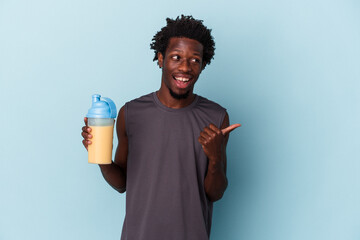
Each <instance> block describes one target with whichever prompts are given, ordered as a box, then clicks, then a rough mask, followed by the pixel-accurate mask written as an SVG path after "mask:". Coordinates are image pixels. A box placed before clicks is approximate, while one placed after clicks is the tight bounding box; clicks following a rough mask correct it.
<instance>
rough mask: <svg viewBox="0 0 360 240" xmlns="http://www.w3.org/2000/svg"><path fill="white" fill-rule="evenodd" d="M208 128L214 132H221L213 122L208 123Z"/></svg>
mask: <svg viewBox="0 0 360 240" xmlns="http://www.w3.org/2000/svg"><path fill="white" fill-rule="evenodd" d="M209 128H210V129H211V130H212V131H214V132H215V133H216V134H220V133H221V131H220V129H218V128H217V127H216V126H215V125H214V124H212V123H211V124H210V125H209Z"/></svg>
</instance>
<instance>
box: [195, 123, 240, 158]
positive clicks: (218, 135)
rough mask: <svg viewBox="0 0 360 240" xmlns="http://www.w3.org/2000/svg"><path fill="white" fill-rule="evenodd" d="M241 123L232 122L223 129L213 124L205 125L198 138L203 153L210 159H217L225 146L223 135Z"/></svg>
mask: <svg viewBox="0 0 360 240" xmlns="http://www.w3.org/2000/svg"><path fill="white" fill-rule="evenodd" d="M240 126H241V124H233V125H231V126H229V127H226V128H224V129H221V130H220V129H219V128H217V127H216V126H215V125H214V124H210V125H209V126H208V127H205V128H204V130H203V131H202V132H201V133H200V136H199V138H198V141H199V143H200V144H201V146H202V148H203V150H204V152H205V155H206V156H207V157H208V158H209V159H210V160H211V159H214V160H219V159H221V156H222V151H223V150H224V147H225V137H226V135H227V134H229V133H230V132H231V131H233V130H234V129H235V128H238V127H240Z"/></svg>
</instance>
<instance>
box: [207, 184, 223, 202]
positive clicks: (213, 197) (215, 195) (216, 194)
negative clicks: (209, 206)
mask: <svg viewBox="0 0 360 240" xmlns="http://www.w3.org/2000/svg"><path fill="white" fill-rule="evenodd" d="M227 185H228V183H227V181H226V182H225V184H224V186H223V188H221V190H217V191H212V192H211V191H208V192H207V194H206V195H207V197H208V199H209V201H210V202H216V201H219V200H220V199H221V198H222V197H223V196H224V193H225V190H226V188H227Z"/></svg>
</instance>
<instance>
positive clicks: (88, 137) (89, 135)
mask: <svg viewBox="0 0 360 240" xmlns="http://www.w3.org/2000/svg"><path fill="white" fill-rule="evenodd" d="M81 136H82V137H83V138H84V139H85V140H88V139H90V138H92V135H91V134H89V133H87V132H81Z"/></svg>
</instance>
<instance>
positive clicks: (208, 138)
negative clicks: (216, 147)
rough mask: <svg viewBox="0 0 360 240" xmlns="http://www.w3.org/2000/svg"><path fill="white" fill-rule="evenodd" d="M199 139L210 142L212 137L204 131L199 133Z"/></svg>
mask: <svg viewBox="0 0 360 240" xmlns="http://www.w3.org/2000/svg"><path fill="white" fill-rule="evenodd" d="M200 137H202V138H204V139H205V140H210V139H211V138H212V137H211V135H210V134H209V133H207V132H206V131H202V132H201V133H200Z"/></svg>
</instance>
